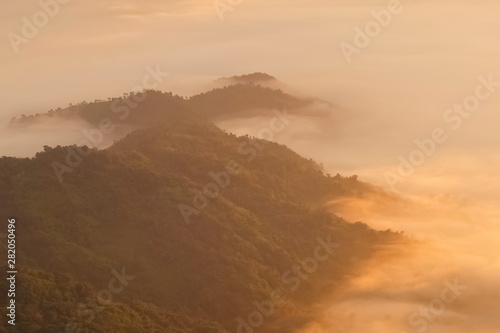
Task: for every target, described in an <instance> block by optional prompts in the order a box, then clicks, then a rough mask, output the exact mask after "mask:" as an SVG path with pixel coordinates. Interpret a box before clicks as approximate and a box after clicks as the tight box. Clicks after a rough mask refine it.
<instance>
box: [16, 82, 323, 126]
mask: <svg viewBox="0 0 500 333" xmlns="http://www.w3.org/2000/svg"><path fill="white" fill-rule="evenodd" d="M220 80H221V81H220V82H223V83H224V84H223V86H222V87H217V88H214V89H212V90H210V91H207V92H204V93H200V94H197V95H194V96H191V97H182V96H179V95H175V94H173V93H172V92H162V91H158V90H145V91H142V92H130V93H126V94H123V96H121V97H115V98H108V99H107V100H95V101H93V102H81V103H77V104H74V105H73V104H71V105H69V106H68V107H66V108H57V109H52V110H49V111H48V112H42V113H37V114H35V115H25V114H23V115H21V116H19V117H14V118H12V120H11V121H10V126H11V127H14V128H15V127H25V126H29V125H32V124H36V123H39V122H43V121H46V120H54V119H82V120H85V121H86V122H88V123H90V124H93V125H98V122H99V121H100V120H101V119H103V118H110V119H112V120H120V121H121V122H123V123H124V124H130V125H134V126H152V125H154V124H156V123H157V122H158V121H162V120H164V119H163V117H164V116H165V115H167V114H173V113H177V114H180V113H182V114H187V113H190V112H191V113H193V112H194V113H198V114H200V115H201V116H203V117H206V118H209V119H214V118H216V117H217V118H220V117H250V116H252V115H253V114H254V113H252V112H250V111H253V112H260V113H264V114H265V113H266V110H267V111H268V112H269V111H270V110H273V109H280V110H282V109H288V110H289V112H291V113H296V112H304V110H300V109H301V108H305V107H308V106H311V107H312V106H314V104H315V103H321V104H323V105H328V103H327V102H324V101H321V100H319V99H315V98H304V97H296V96H293V95H291V94H289V93H286V92H284V91H283V90H281V89H279V88H270V87H267V86H263V85H261V84H260V82H267V81H272V82H275V81H276V82H278V81H277V80H276V79H275V78H273V77H272V76H269V75H267V74H263V73H254V74H248V75H242V76H236V77H231V78H223V79H220ZM312 109H313V110H311V111H310V112H311V114H313V113H315V112H316V111H315V110H314V107H313V108H312Z"/></svg>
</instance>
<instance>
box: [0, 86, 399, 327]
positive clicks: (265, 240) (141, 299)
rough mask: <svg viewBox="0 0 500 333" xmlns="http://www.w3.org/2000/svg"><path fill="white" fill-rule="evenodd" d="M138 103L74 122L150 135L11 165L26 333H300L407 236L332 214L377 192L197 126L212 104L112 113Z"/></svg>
mask: <svg viewBox="0 0 500 333" xmlns="http://www.w3.org/2000/svg"><path fill="white" fill-rule="evenodd" d="M235 89H242V87H239V86H238V85H236V86H235ZM252 89H253V88H252ZM259 91H261V92H262V91H263V90H259ZM271 94H274V93H271ZM214 96H216V94H215V95H214ZM264 96H265V95H263V99H264V100H266V98H265V97H264ZM127 98H128V99H129V100H130V98H133V95H132V97H131V96H130V95H128V96H124V97H123V98H122V99H110V100H108V101H98V102H95V103H92V104H81V105H78V106H76V107H74V109H69V111H67V113H64V114H63V116H72V115H70V113H71V112H74V113H75V114H78V116H79V117H81V118H83V119H85V120H86V121H88V122H89V123H92V124H101V123H102V119H104V118H106V119H107V117H109V119H112V121H124V122H129V123H130V124H135V125H138V124H139V125H140V126H139V127H141V129H138V130H135V131H133V132H132V133H130V134H129V135H127V136H126V137H125V138H124V139H122V140H120V141H118V142H116V143H115V144H114V145H112V146H111V147H110V148H108V149H105V150H97V149H93V148H88V147H79V146H66V147H62V146H57V147H48V146H45V147H44V150H43V151H41V152H39V153H37V154H36V156H35V157H33V158H12V157H3V158H1V159H0V170H2V172H1V173H0V200H1V201H2V203H3V204H4V207H7V208H8V209H7V210H3V212H2V219H3V221H7V220H8V219H12V218H14V219H15V223H16V233H17V241H16V244H17V253H16V255H17V262H18V266H19V267H20V268H19V274H18V280H17V296H16V302H17V304H18V305H17V306H18V318H17V327H16V328H17V330H18V331H19V332H26V333H31V332H33V333H42V332H97V333H100V332H134V333H137V332H139V333H140V332H172V333H174V332H175V333H223V332H230V331H233V332H234V331H238V332H245V331H247V332H248V333H250V331H253V327H254V326H255V328H256V329H257V327H261V326H262V328H261V329H262V331H265V332H292V331H293V328H296V327H298V326H300V325H301V324H302V323H304V322H305V321H306V320H307V318H308V316H309V313H308V310H307V309H308V308H309V306H311V305H312V304H314V301H315V300H317V299H319V298H320V297H321V295H323V294H325V293H327V292H329V291H330V290H332V289H333V288H334V286H335V283H336V282H338V281H341V280H342V277H343V276H344V275H346V274H350V272H352V270H353V269H355V268H356V267H357V266H359V265H362V264H363V259H366V258H368V257H370V255H371V254H373V252H374V251H375V250H376V248H377V247H378V246H379V245H380V244H385V243H387V242H392V241H396V240H399V239H400V236H399V235H397V234H393V233H391V232H389V231H385V232H380V231H375V230H372V229H370V228H369V227H368V226H366V225H365V224H362V223H355V224H351V223H348V222H346V221H344V220H343V219H341V218H339V217H337V216H335V215H333V214H331V213H330V212H329V211H327V210H326V209H325V208H324V203H325V202H326V201H327V200H329V199H332V198H336V197H341V196H345V195H357V194H359V193H363V192H365V191H369V190H370V186H369V185H367V184H364V183H361V182H359V181H357V179H356V177H342V176H340V175H337V176H335V177H331V176H329V175H325V174H324V173H323V171H322V169H321V167H320V166H319V165H318V164H317V163H315V162H314V161H312V160H307V159H304V158H302V157H300V156H299V155H297V154H296V153H294V152H293V151H291V150H290V149H289V148H287V147H285V146H283V145H279V144H277V143H272V142H268V141H264V140H260V139H257V138H253V137H248V136H243V137H238V136H235V135H233V134H230V133H226V132H224V131H223V130H221V129H219V128H218V127H216V126H215V125H214V124H213V123H211V121H210V120H208V119H207V117H206V115H200V113H202V112H201V111H202V110H201V105H202V103H200V104H198V107H199V108H200V109H197V108H193V107H192V106H189V104H186V100H185V99H184V98H182V97H179V96H174V95H172V94H169V93H161V92H148V93H147V95H146V98H145V100H144V101H142V102H141V103H140V106H139V105H138V106H137V107H135V108H133V109H132V108H129V109H128V112H129V113H128V114H127V117H124V118H123V119H120V115H121V116H123V115H125V109H124V108H122V109H121V111H122V113H118V112H113V108H112V105H113V103H115V104H114V105H115V106H117V105H118V106H119V107H123V106H124V105H125V104H124V103H125V101H126V99H127ZM200 98H201V97H200ZM116 101H118V102H116ZM213 101H214V102H213V103H222V101H218V102H217V98H214V99H213ZM248 102H249V103H251V102H252V101H248ZM234 103H237V100H235V101H234ZM241 103H242V104H245V103H247V101H243V102H241ZM221 108H223V105H221ZM195 109H196V110H195ZM44 116H48V115H44ZM102 117H104V118H102ZM208 118H210V117H208ZM95 131H97V129H95V130H94V132H93V133H94V134H95V133H97V132H95ZM101 135H102V133H101ZM1 246H2V250H4V251H6V249H5V247H6V244H5V241H4V240H3V239H2V241H1ZM4 253H6V252H4ZM1 269H2V270H4V271H7V267H6V266H5V262H4V263H3V264H2V265H1ZM0 293H2V294H3V295H5V294H6V293H7V286H6V285H2V287H1V288H0ZM5 302H6V301H5V298H2V301H1V303H0V304H1V306H3V307H4V308H5V307H6V306H7V304H6V303H5ZM256 316H257V317H258V318H260V317H262V323H257V324H255V320H256V319H255V318H256ZM259 316H260V317H259ZM258 318H257V319H258ZM264 318H265V320H264ZM258 320H260V319H258ZM4 323H5V321H4ZM254 324H255V325H254ZM0 332H7V325H6V324H5V326H4V327H3V330H2V328H0Z"/></svg>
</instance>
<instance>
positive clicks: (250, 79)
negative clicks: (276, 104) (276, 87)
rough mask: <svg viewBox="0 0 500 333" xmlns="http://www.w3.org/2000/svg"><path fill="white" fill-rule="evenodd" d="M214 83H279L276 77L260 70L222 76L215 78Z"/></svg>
mask: <svg viewBox="0 0 500 333" xmlns="http://www.w3.org/2000/svg"><path fill="white" fill-rule="evenodd" d="M215 83H216V84H220V85H224V86H229V85H232V84H239V83H243V84H248V83H252V84H258V85H263V86H265V85H268V84H281V82H280V81H278V79H276V78H275V77H274V76H272V75H269V74H266V73H261V72H255V73H251V74H243V75H234V76H230V77H222V78H220V79H217V80H215Z"/></svg>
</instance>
